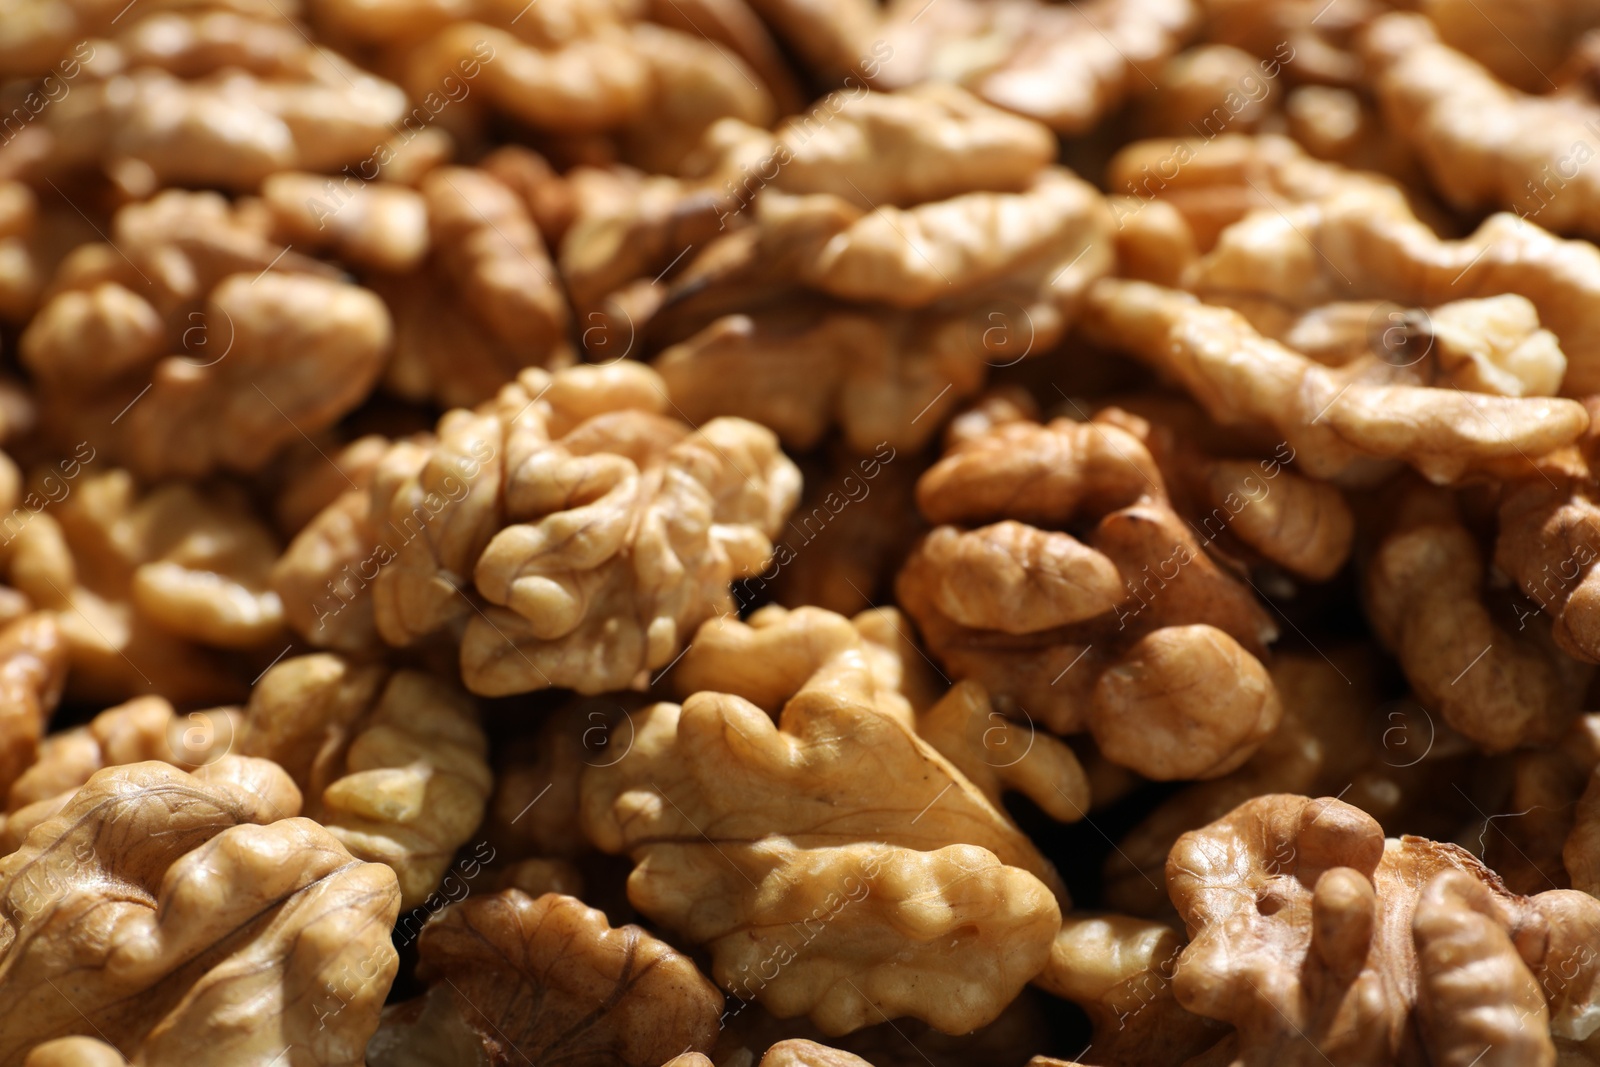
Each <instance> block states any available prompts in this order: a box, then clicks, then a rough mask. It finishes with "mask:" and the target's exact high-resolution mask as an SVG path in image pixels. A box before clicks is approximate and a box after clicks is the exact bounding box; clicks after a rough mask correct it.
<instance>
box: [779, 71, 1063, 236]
mask: <svg viewBox="0 0 1600 1067" xmlns="http://www.w3.org/2000/svg"><path fill="white" fill-rule="evenodd" d="M820 106H821V107H823V108H825V109H826V111H827V112H828V113H831V114H830V117H829V119H828V121H827V122H826V123H822V122H818V121H816V119H815V117H814V116H801V117H796V118H790V119H788V120H786V121H784V122H783V123H781V124H780V125H779V126H778V128H777V129H776V130H775V131H774V132H773V134H772V135H771V137H772V140H773V141H775V142H776V143H777V145H779V146H781V147H780V148H777V153H778V159H779V160H781V161H782V169H780V170H779V171H778V173H777V175H776V177H774V178H773V179H771V180H772V182H773V185H774V187H775V188H778V189H781V190H783V191H784V192H789V193H796V194H809V193H830V194H832V195H833V196H837V197H840V198H842V199H844V200H848V201H849V202H851V203H853V204H855V205H856V206H857V207H860V208H865V209H870V208H873V207H875V206H877V205H880V204H888V205H891V206H894V207H909V206H912V205H914V204H923V203H928V202H930V201H935V200H948V199H950V198H951V197H956V196H960V195H962V194H964V193H977V192H985V191H987V192H1008V193H1020V192H1022V191H1023V190H1025V189H1026V188H1027V187H1028V185H1029V183H1030V181H1031V180H1032V179H1033V178H1034V177H1035V176H1037V175H1038V174H1039V173H1040V172H1041V171H1043V170H1044V169H1045V168H1046V167H1048V166H1049V164H1050V163H1051V162H1052V161H1053V160H1054V159H1055V157H1056V150H1055V139H1054V138H1052V137H1051V136H1050V133H1049V131H1048V130H1046V129H1044V128H1043V127H1042V126H1040V125H1039V124H1038V123H1035V122H1030V121H1028V120H1026V119H1022V118H1018V117H1016V116H1013V115H1008V114H1006V113H1005V112H1004V111H1001V110H999V109H997V108H995V107H993V106H991V105H988V104H985V103H984V102H983V101H981V100H979V99H978V98H977V97H975V96H973V95H971V94H970V93H967V92H963V91H962V90H960V89H958V88H956V87H954V86H949V85H939V84H925V85H917V86H914V87H911V88H908V89H904V90H902V91H900V92H895V93H872V92H869V93H860V92H856V93H849V92H840V93H836V94H834V95H832V96H829V97H825V98H824V99H823V100H822V102H821V104H820ZM755 177H757V178H761V179H763V180H765V176H764V174H763V173H761V172H759V171H758V173H757V174H756V175H755ZM750 191H751V192H759V187H756V188H754V189H752V190H750Z"/></svg>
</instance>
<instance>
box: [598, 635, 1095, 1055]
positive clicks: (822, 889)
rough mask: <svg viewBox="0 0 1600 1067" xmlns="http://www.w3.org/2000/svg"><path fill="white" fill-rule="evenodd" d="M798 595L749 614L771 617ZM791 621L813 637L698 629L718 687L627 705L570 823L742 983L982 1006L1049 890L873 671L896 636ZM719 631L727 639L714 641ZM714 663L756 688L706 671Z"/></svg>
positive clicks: (639, 896) (983, 1012)
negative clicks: (726, 686)
mask: <svg viewBox="0 0 1600 1067" xmlns="http://www.w3.org/2000/svg"><path fill="white" fill-rule="evenodd" d="M793 615H800V613H799V612H796V613H790V614H784V613H779V614H778V615H771V616H767V617H766V618H765V619H763V620H762V621H763V622H765V623H768V624H775V625H777V626H778V627H779V629H780V631H781V629H783V628H784V625H785V623H786V621H787V622H788V625H794V622H793V621H790V620H792V616H793ZM807 620H809V623H810V625H809V626H807V627H806V628H807V629H808V630H814V631H815V636H816V640H795V639H790V640H788V641H784V642H779V641H777V640H775V639H773V638H772V637H769V636H764V635H763V633H762V631H763V630H765V629H766V627H764V626H760V625H758V626H756V627H754V628H753V630H754V632H750V629H749V628H746V627H745V626H744V624H742V623H733V622H718V621H713V622H710V623H707V624H706V626H705V627H702V635H701V637H700V638H697V640H696V642H695V645H694V646H692V647H693V648H694V649H696V650H697V649H699V647H700V646H701V645H702V644H703V643H706V642H710V644H709V645H708V649H710V650H712V651H708V652H707V653H705V654H703V656H702V659H703V664H702V666H701V667H699V668H698V670H699V671H700V676H701V677H702V678H703V682H704V684H707V685H710V686H712V687H713V690H712V691H701V692H697V693H696V694H695V695H694V696H692V697H690V698H689V699H688V700H686V701H685V702H684V704H683V705H682V706H681V707H680V706H679V705H676V704H657V705H654V706H652V707H650V708H648V709H646V710H645V711H643V712H641V713H638V714H635V715H633V716H631V717H630V720H629V722H630V725H631V727H632V731H631V735H630V736H632V737H633V745H632V748H631V749H630V750H629V752H628V754H627V756H626V757H625V758H622V759H620V760H617V761H616V762H615V763H613V764H612V765H610V766H593V767H590V768H589V769H587V770H586V771H585V772H584V778H583V813H582V820H583V827H584V831H585V833H586V834H588V835H589V837H590V839H591V840H592V841H593V842H594V843H595V844H596V845H597V846H599V847H600V848H601V849H603V850H604V851H607V852H626V853H628V854H629V855H630V856H631V857H632V859H633V861H634V863H635V868H634V873H633V875H632V876H631V877H630V879H629V883H628V891H629V899H630V901H632V903H633V904H634V906H635V907H637V908H639V910H640V911H641V912H643V913H644V914H645V915H647V916H649V917H651V918H653V919H655V920H656V921H658V922H661V923H662V924H663V925H665V926H667V927H669V928H671V929H674V930H677V931H678V932H680V933H681V934H682V935H683V936H685V937H686V938H688V939H689V940H690V941H691V942H692V943H695V944H699V945H705V946H707V947H708V949H709V951H710V953H711V957H712V973H713V975H714V977H716V979H717V980H718V982H719V983H720V984H722V986H723V987H724V988H725V989H730V990H732V991H733V992H734V994H735V995H736V996H738V997H739V998H740V999H741V1000H756V1001H759V1002H760V1003H761V1004H763V1005H765V1006H766V1007H767V1008H769V1009H770V1010H771V1011H772V1012H773V1013H774V1014H776V1015H778V1016H780V1017H789V1016H794V1015H807V1014H808V1015H810V1017H811V1019H812V1021H813V1022H814V1023H816V1024H817V1026H819V1027H820V1028H821V1029H822V1030H823V1031H824V1032H826V1033H845V1032H848V1031H850V1030H854V1029H857V1028H859V1027H861V1026H864V1025H867V1024H869V1023H873V1022H877V1021H881V1020H882V1019H883V1018H885V1017H887V1018H894V1017H897V1016H901V1015H913V1016H915V1017H917V1018H921V1019H923V1020H925V1021H927V1022H928V1023H930V1024H931V1025H933V1026H935V1027H936V1028H939V1029H941V1030H944V1031H946V1032H951V1033H959V1032H964V1031H966V1030H969V1029H971V1028H973V1027H975V1026H979V1025H982V1024H983V1023H986V1022H988V1021H990V1020H992V1019H993V1018H995V1017H996V1016H997V1015H998V1014H999V1013H1000V1010H1001V1009H1002V1008H1003V1007H1004V1006H1005V1005H1006V1004H1007V1003H1009V1002H1010V1000H1011V999H1012V998H1013V997H1014V996H1015V995H1016V993H1017V991H1018V990H1019V989H1020V988H1021V986H1022V984H1023V983H1025V982H1026V981H1027V980H1028V979H1029V978H1031V977H1032V976H1033V975H1034V974H1035V973H1037V971H1038V970H1039V968H1041V967H1042V966H1043V965H1044V962H1045V959H1046V957H1047V956H1048V952H1049V941H1050V939H1051V938H1053V937H1054V936H1055V931H1056V929H1057V927H1058V925H1059V922H1060V912H1059V906H1058V904H1057V897H1058V896H1064V892H1065V891H1064V889H1063V887H1062V885H1061V882H1060V880H1059V878H1058V876H1057V875H1056V873H1055V871H1054V870H1053V869H1052V868H1051V867H1050V865H1049V863H1048V862H1046V861H1045V860H1044V859H1043V857H1042V856H1040V855H1039V854H1038V852H1037V851H1035V849H1034V847H1033V845H1032V844H1031V842H1029V841H1028V839H1027V838H1026V837H1025V836H1024V835H1023V834H1022V833H1021V832H1020V831H1019V830H1018V829H1017V828H1016V827H1015V826H1014V825H1013V824H1012V823H1011V821H1010V819H1009V818H1008V817H1007V816H1006V815H1005V814H1004V812H1003V811H1002V810H1001V809H999V808H997V807H996V806H995V805H994V804H993V803H992V802H991V801H990V800H989V799H988V798H987V797H986V796H985V795H984V794H983V793H982V792H981V791H980V790H979V789H978V788H977V787H976V786H974V785H973V784H972V783H971V782H969V781H968V780H967V779H966V778H965V777H964V776H963V775H962V774H961V773H960V772H959V771H958V770H956V768H955V767H954V766H953V765H952V764H951V763H950V762H949V761H947V760H946V759H945V758H944V757H942V756H940V755H939V753H938V752H937V751H935V750H934V749H933V748H932V747H931V746H930V745H928V744H927V743H926V742H924V741H923V740H921V739H920V738H919V737H918V736H917V735H916V734H915V733H914V732H913V730H912V728H911V726H910V725H909V724H908V723H907V722H906V721H905V720H904V718H902V714H903V711H904V709H905V708H906V701H905V699H904V698H903V697H901V696H900V695H899V694H898V693H895V692H894V691H893V688H892V685H893V682H892V680H891V678H885V677H883V676H882V674H881V673H880V672H881V671H883V670H885V669H886V667H889V668H891V669H892V666H893V665H894V664H896V663H897V662H898V660H897V658H896V657H895V656H894V655H893V653H892V652H891V651H890V650H888V649H886V648H883V647H882V646H878V648H877V650H876V651H874V649H873V648H872V647H864V646H865V645H866V644H867V643H866V642H863V641H862V640H861V639H860V638H859V637H855V638H854V640H853V641H851V640H850V638H851V637H852V636H853V635H852V634H849V633H847V631H849V630H850V629H851V628H850V627H849V625H848V623H846V621H845V620H843V619H839V618H838V617H837V616H829V615H828V613H824V612H817V611H815V610H814V609H813V610H812V611H810V612H809V613H808V614H807V615H805V616H802V618H801V620H800V622H802V623H804V622H806V621H807ZM833 620H837V621H836V622H834V621H833ZM724 630H725V631H726V632H727V633H728V634H729V635H730V636H733V637H735V638H736V644H734V645H730V646H728V647H726V648H724V647H721V646H722V645H723V644H724V641H722V640H719V638H718V636H717V635H718V633H719V631H724ZM741 645H742V646H743V647H746V648H749V647H759V648H761V649H763V651H765V650H767V649H769V648H770V649H773V650H774V654H773V656H772V660H773V662H772V663H771V664H770V665H769V666H770V671H771V673H770V674H769V673H767V672H762V673H761V674H760V675H759V676H757V675H756V673H755V672H752V671H751V670H750V669H749V666H748V664H744V663H740V662H738V661H739V657H737V656H736V655H734V651H735V649H736V648H737V647H739V646H741ZM778 650H781V655H782V659H781V660H780V659H778V655H779V654H780V653H779V651H778ZM690 654H691V655H693V654H694V652H691V653H690ZM685 658H686V659H687V658H688V657H687V656H686V657H685ZM730 660H733V661H735V662H736V664H737V665H736V666H735V667H733V668H728V667H726V666H723V667H722V669H720V670H719V669H717V668H718V666H719V665H726V664H728V663H729V661H730ZM711 675H715V676H716V677H710V676H711ZM723 676H727V677H728V682H729V683H731V686H730V687H731V688H733V689H735V692H738V691H739V690H741V689H742V690H744V691H746V692H751V693H754V694H756V695H758V696H760V697H761V699H763V700H766V701H769V702H773V703H771V704H770V706H768V707H763V706H760V705H757V704H754V703H751V702H750V700H748V699H746V698H745V697H744V696H740V695H735V693H723V692H717V691H714V690H715V688H716V687H720V686H721V685H722V684H723V683H722V682H721V681H720V680H719V679H720V678H721V677H723ZM891 677H892V675H891ZM679 684H683V683H682V682H680V683H679ZM780 702H781V703H780ZM897 707H898V708H899V709H901V710H900V711H896V710H895V709H896V708H897ZM774 716H775V717H776V720H777V721H776V722H774ZM957 871H960V872H962V873H961V874H960V875H959V876H957V875H956V872H957ZM1041 879H1042V880H1043V881H1041ZM1052 889H1053V890H1054V892H1052ZM775 963H776V964H777V966H776V967H775V968H774V967H773V965H774V964H775Z"/></svg>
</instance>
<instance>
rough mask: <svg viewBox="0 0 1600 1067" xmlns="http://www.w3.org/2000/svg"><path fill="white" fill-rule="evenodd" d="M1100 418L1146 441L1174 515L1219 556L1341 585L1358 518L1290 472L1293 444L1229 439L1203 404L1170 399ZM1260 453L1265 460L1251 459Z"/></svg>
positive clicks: (1134, 397) (1109, 411) (1141, 397)
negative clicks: (1340, 574)
mask: <svg viewBox="0 0 1600 1067" xmlns="http://www.w3.org/2000/svg"><path fill="white" fill-rule="evenodd" d="M1141 410H1142V411H1143V412H1144V413H1145V414H1139V413H1138V412H1139V411H1141ZM1096 418H1097V420H1098V421H1100V422H1103V423H1105V424H1107V425H1115V426H1118V427H1120V428H1121V429H1124V430H1127V431H1128V432H1129V433H1131V434H1133V435H1134V436H1136V437H1138V438H1139V439H1140V440H1141V441H1143V442H1144V444H1145V447H1146V448H1148V449H1149V450H1150V452H1151V455H1152V456H1153V457H1154V458H1155V460H1156V463H1157V465H1158V466H1159V467H1160V468H1161V473H1162V476H1163V478H1164V479H1165V480H1166V484H1167V487H1168V490H1169V491H1170V492H1171V493H1172V495H1173V507H1174V509H1175V510H1177V511H1178V513H1179V514H1180V515H1182V516H1184V517H1185V518H1186V519H1188V520H1189V522H1190V523H1191V524H1192V525H1193V527H1194V529H1195V532H1196V533H1198V534H1200V535H1201V536H1203V537H1204V538H1205V540H1206V543H1207V544H1208V545H1209V546H1210V548H1211V550H1212V551H1213V552H1214V553H1216V554H1217V555H1218V556H1220V557H1222V558H1224V559H1227V560H1231V561H1233V562H1235V563H1237V564H1240V565H1251V564H1260V563H1262V562H1263V561H1264V562H1266V563H1269V564H1273V565H1276V566H1277V567H1282V568H1283V569H1285V570H1287V571H1289V572H1290V573H1292V574H1295V575H1298V576H1300V577H1304V578H1307V579H1310V580H1312V581H1326V580H1327V579H1329V578H1331V577H1333V575H1334V574H1336V573H1338V571H1339V570H1340V568H1342V567H1343V566H1344V563H1345V561H1346V560H1347V559H1348V558H1349V556H1350V549H1351V544H1352V542H1353V539H1354V535H1355V517H1354V515H1353V514H1352V513H1351V510H1350V507H1349V505H1348V503H1347V502H1346V500H1345V497H1344V494H1343V493H1342V492H1341V491H1340V490H1339V488H1338V487H1337V486H1333V485H1329V484H1327V483H1325V482H1320V481H1316V480H1315V479H1311V478H1307V477H1305V476H1304V475H1301V474H1298V473H1296V472H1295V471H1293V470H1290V469H1288V468H1287V467H1286V466H1285V464H1286V463H1287V461H1288V460H1290V459H1292V458H1293V452H1292V450H1291V449H1290V448H1289V446H1288V444H1287V443H1286V442H1276V443H1273V442H1272V438H1271V436H1270V435H1268V436H1267V438H1266V440H1265V441H1262V442H1252V441H1249V440H1248V439H1247V438H1248V434H1244V435H1238V436H1237V437H1235V439H1232V440H1230V439H1229V438H1230V436H1234V435H1230V434H1229V432H1228V430H1227V429H1225V428H1223V427H1219V426H1217V425H1215V424H1214V423H1212V422H1211V421H1210V419H1209V418H1208V417H1207V416H1206V414H1205V413H1204V412H1203V411H1202V410H1201V409H1200V407H1199V406H1198V405H1196V404H1194V403H1192V402H1191V401H1189V400H1188V399H1187V398H1181V397H1175V396H1171V395H1169V394H1148V393H1147V394H1131V395H1128V396H1121V397H1118V398H1117V407H1115V408H1106V409H1102V410H1101V412H1100V413H1099V414H1098V415H1097V416H1096ZM1216 453H1221V455H1222V457H1224V458H1218V456H1217V455H1216ZM1252 454H1253V455H1256V456H1259V457H1261V458H1257V459H1247V458H1245V457H1246V456H1249V455H1252Z"/></svg>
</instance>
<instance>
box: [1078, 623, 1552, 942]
mask: <svg viewBox="0 0 1600 1067" xmlns="http://www.w3.org/2000/svg"><path fill="white" fill-rule="evenodd" d="M1326 651H1327V653H1328V658H1327V659H1324V658H1323V657H1322V656H1321V655H1317V654H1315V653H1283V654H1280V655H1276V656H1274V657H1273V663H1272V671H1271V673H1272V682H1273V686H1274V687H1275V688H1276V689H1277V691H1278V697H1279V700H1280V701H1281V702H1282V704H1283V722H1282V724H1281V725H1280V726H1279V727H1278V730H1277V731H1276V732H1275V733H1274V734H1273V735H1272V736H1271V737H1270V738H1268V739H1267V740H1266V741H1265V742H1263V743H1262V745H1261V748H1260V749H1258V750H1257V752H1256V754H1255V755H1254V756H1252V757H1251V758H1250V759H1249V760H1248V761H1247V762H1246V763H1244V764H1243V765H1242V766H1240V767H1239V768H1238V769H1237V770H1235V771H1233V772H1231V773H1229V774H1226V775H1223V776H1222V777H1221V778H1217V779H1214V780H1212V781H1209V782H1200V783H1196V784H1195V785H1192V786H1188V787H1186V788H1185V789H1183V790H1182V791H1180V792H1178V793H1176V794H1175V795H1173V796H1172V797H1171V798H1170V799H1169V800H1167V801H1165V802H1164V803H1162V804H1161V805H1160V806H1159V807H1157V808H1156V809H1155V811H1153V812H1152V813H1151V814H1150V815H1148V816H1147V817H1146V818H1145V819H1144V821H1143V822H1141V823H1139V824H1138V825H1137V826H1135V827H1134V828H1133V830H1132V831H1131V832H1129V833H1128V835H1127V836H1125V837H1123V838H1122V839H1121V840H1120V841H1119V842H1118V843H1117V848H1116V849H1115V850H1114V851H1113V852H1112V854H1111V855H1110V856H1108V857H1107V859H1106V865H1105V893H1106V901H1107V903H1108V904H1111V905H1112V906H1114V907H1116V908H1117V909H1119V910H1121V911H1126V912H1130V913H1132V914H1135V915H1142V916H1148V917H1158V916H1163V915H1165V914H1167V913H1168V911H1169V909H1170V906H1171V905H1170V902H1169V901H1168V899H1167V894H1166V884H1165V880H1164V875H1163V871H1164V869H1165V866H1166V862H1167V853H1168V852H1169V851H1171V849H1172V843H1173V842H1174V841H1176V840H1177V839H1178V837H1179V835H1180V834H1182V833H1184V832H1185V831H1188V830H1194V829H1198V828H1199V827H1201V826H1204V825H1205V824H1206V823H1208V822H1210V821H1211V820H1213V819H1219V818H1221V817H1222V816H1224V815H1226V814H1227V813H1228V812H1229V811H1231V810H1232V809H1233V808H1235V807H1237V806H1238V805H1239V804H1242V803H1243V802H1244V801H1246V800H1249V799H1251V798H1252V797H1258V796H1262V795H1264V794H1267V793H1291V792H1292V793H1306V794H1317V793H1321V792H1323V791H1334V792H1337V791H1343V794H1344V796H1343V799H1344V800H1345V802H1346V803H1349V804H1352V805H1354V806H1355V807H1358V808H1360V809H1361V810H1363V811H1365V812H1367V813H1368V814H1369V815H1371V816H1373V817H1374V818H1376V819H1378V820H1379V821H1380V822H1382V823H1384V825H1386V826H1388V825H1395V824H1402V825H1412V826H1415V825H1416V824H1417V823H1418V822H1421V821H1422V817H1421V815H1420V811H1419V809H1422V808H1424V807H1427V806H1431V805H1432V804H1434V803H1435V801H1436V799H1437V790H1438V789H1440V788H1444V789H1446V790H1448V788H1449V787H1448V786H1446V785H1444V778H1443V777H1442V776H1441V774H1440V773H1439V770H1438V769H1439V768H1441V767H1442V768H1443V769H1444V770H1445V771H1458V770H1460V764H1459V762H1456V763H1452V762H1450V760H1451V759H1452V757H1454V756H1456V755H1459V753H1458V751H1457V750H1458V749H1459V748H1461V747H1463V745H1464V743H1463V742H1462V741H1461V740H1460V739H1459V738H1458V737H1457V736H1456V735H1454V734H1453V733H1451V732H1450V731H1449V729H1448V727H1445V726H1443V725H1442V724H1441V725H1436V724H1435V723H1434V722H1433V720H1432V719H1431V718H1430V717H1428V716H1427V714H1426V712H1424V711H1423V710H1422V709H1421V708H1419V707H1417V706H1416V705H1414V704H1400V705H1390V706H1388V708H1387V709H1386V710H1385V711H1384V714H1382V715H1380V716H1375V715H1374V710H1373V709H1374V708H1378V707H1380V705H1381V702H1382V693H1381V691H1380V689H1379V688H1378V685H1377V678H1376V675H1377V673H1378V670H1379V666H1378V659H1379V657H1378V654H1377V652H1376V650H1373V649H1369V648H1366V647H1355V648H1345V649H1335V648H1327V649H1326ZM1096 798H1097V799H1100V798H1099V794H1098V793H1097V794H1096ZM1516 810H1519V811H1520V810H1522V808H1521V806H1519V807H1518V808H1517V809H1516ZM1450 818H1451V815H1450V813H1448V812H1443V813H1441V831H1442V830H1443V829H1444V827H1445V826H1448V827H1449V828H1452V829H1453V828H1454V823H1451V822H1449V819H1450ZM1556 847H1557V848H1558V849H1559V847H1560V845H1559V843H1558V844H1557V845H1556Z"/></svg>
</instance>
